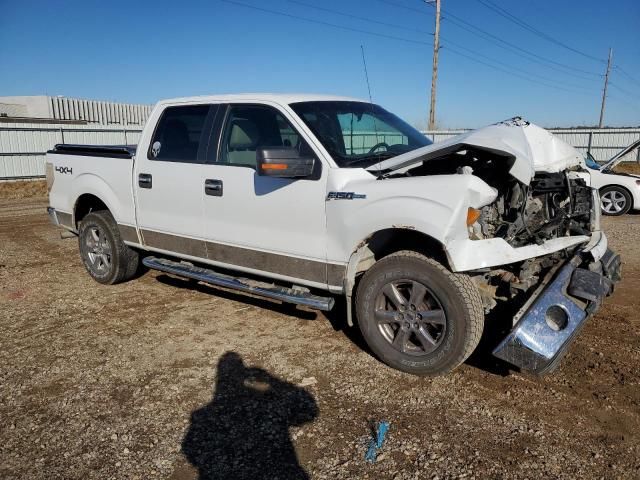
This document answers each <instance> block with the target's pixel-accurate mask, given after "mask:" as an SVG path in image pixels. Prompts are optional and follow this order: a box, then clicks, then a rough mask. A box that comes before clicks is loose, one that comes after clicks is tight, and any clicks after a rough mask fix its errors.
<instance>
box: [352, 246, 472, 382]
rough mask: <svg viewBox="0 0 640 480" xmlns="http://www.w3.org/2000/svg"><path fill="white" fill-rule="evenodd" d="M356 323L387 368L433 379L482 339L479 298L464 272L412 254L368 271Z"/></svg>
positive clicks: (399, 254)
mask: <svg viewBox="0 0 640 480" xmlns="http://www.w3.org/2000/svg"><path fill="white" fill-rule="evenodd" d="M356 311H357V318H358V325H359V326H360V330H361V331H362V335H363V337H364V339H365V340H366V342H367V344H368V345H369V347H370V348H371V350H373V352H374V353H375V354H376V355H377V356H378V357H379V358H380V359H381V360H382V361H383V362H384V363H386V364H387V365H389V366H391V367H393V368H397V369H398V370H402V371H405V372H409V373H413V374H416V375H438V374H443V373H446V372H449V371H451V370H453V369H454V368H456V367H457V366H458V365H460V364H461V363H462V362H463V361H464V360H465V359H466V358H467V357H468V356H469V355H471V353H472V352H473V350H474V349H475V348H476V346H477V345H478V342H479V341H480V336H481V335H482V329H483V326H484V313H483V309H482V300H481V299H480V294H479V293H478V290H477V288H476V286H475V285H474V284H473V282H472V281H471V280H470V279H469V277H467V276H466V275H463V274H455V273H452V272H450V271H449V270H447V269H446V268H445V267H444V266H443V265H442V264H440V263H438V262H436V261H435V260H433V259H430V258H428V257H425V256H423V255H421V254H419V253H416V252H412V251H401V252H397V253H394V254H392V255H389V256H388V257H385V258H383V259H382V260H380V261H379V262H377V263H376V264H375V265H374V266H373V267H371V268H370V269H369V270H368V271H367V272H366V273H365V275H364V277H363V278H362V281H361V282H360V284H359V286H358V291H357V293H356Z"/></svg>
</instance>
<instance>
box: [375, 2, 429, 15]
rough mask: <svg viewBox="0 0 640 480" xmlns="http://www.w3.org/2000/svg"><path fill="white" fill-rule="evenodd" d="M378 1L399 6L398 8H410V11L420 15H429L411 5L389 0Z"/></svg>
mask: <svg viewBox="0 0 640 480" xmlns="http://www.w3.org/2000/svg"><path fill="white" fill-rule="evenodd" d="M378 1H379V2H380V3H386V4H387V5H392V6H394V7H399V8H404V9H405V10H410V11H412V12H417V13H419V14H421V15H428V16H430V15H429V14H428V13H427V12H425V11H424V10H422V9H420V8H413V7H409V6H407V5H402V4H401V3H397V2H392V1H391V0H378Z"/></svg>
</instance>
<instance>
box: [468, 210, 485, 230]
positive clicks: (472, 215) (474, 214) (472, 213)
mask: <svg viewBox="0 0 640 480" xmlns="http://www.w3.org/2000/svg"><path fill="white" fill-rule="evenodd" d="M481 214H482V212H481V211H480V210H478V209H477V208H469V210H467V227H470V226H471V225H473V224H474V223H476V222H477V221H478V219H479V218H480V215H481Z"/></svg>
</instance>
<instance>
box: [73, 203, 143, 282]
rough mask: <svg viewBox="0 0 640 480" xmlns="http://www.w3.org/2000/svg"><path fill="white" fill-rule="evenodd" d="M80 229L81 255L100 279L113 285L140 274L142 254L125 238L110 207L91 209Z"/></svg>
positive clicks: (96, 279) (97, 280)
mask: <svg viewBox="0 0 640 480" xmlns="http://www.w3.org/2000/svg"><path fill="white" fill-rule="evenodd" d="M78 230H79V231H78V243H79V246H80V257H81V258H82V262H83V263H84V266H85V268H86V269H87V272H89V275H91V277H92V278H93V279H94V280H95V281H96V282H99V283H104V284H109V285H112V284H115V283H120V282H124V281H125V280H129V279H130V278H132V277H133V276H134V275H135V274H136V272H137V270H138V267H139V265H140V258H139V255H138V253H137V252H136V251H135V250H133V249H131V248H129V247H128V246H127V245H125V243H124V242H123V241H122V238H121V237H120V231H119V230H118V225H116V222H115V220H114V219H113V216H112V215H111V214H110V213H109V212H108V211H98V212H92V213H89V214H88V215H87V216H86V217H84V218H83V219H82V222H80V227H79V229H78Z"/></svg>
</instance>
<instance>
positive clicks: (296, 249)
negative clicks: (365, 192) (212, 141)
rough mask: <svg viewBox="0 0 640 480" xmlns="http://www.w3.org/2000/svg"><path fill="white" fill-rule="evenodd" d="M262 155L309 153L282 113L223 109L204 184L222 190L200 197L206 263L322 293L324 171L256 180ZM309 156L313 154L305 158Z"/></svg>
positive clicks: (252, 108)
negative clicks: (286, 150) (270, 150)
mask: <svg viewBox="0 0 640 480" xmlns="http://www.w3.org/2000/svg"><path fill="white" fill-rule="evenodd" d="M260 147H291V148H306V149H309V146H308V143H307V141H306V140H305V139H304V138H303V136H302V135H301V134H300V132H299V131H298V130H297V129H296V128H295V126H294V123H293V121H292V120H291V119H289V118H288V117H287V114H286V113H285V112H283V111H280V110H278V109H276V108H275V107H272V106H268V105H256V104H234V105H229V106H228V107H227V112H226V115H225V120H224V123H223V127H222V133H221V135H220V142H219V148H218V154H217V161H216V162H215V163H214V164H211V165H207V169H208V172H207V178H209V179H211V180H212V181H215V182H216V183H217V184H218V185H220V191H219V192H218V194H216V195H205V197H204V205H203V209H204V230H205V237H206V241H207V252H208V258H209V260H211V261H215V262H220V263H223V264H224V263H226V264H232V265H236V266H240V267H243V268H246V269H247V270H250V271H255V272H258V273H265V272H266V273H268V274H270V275H271V276H274V277H282V278H283V279H300V280H304V282H302V283H306V284H309V285H317V286H322V287H324V286H326V285H327V265H326V248H327V239H326V221H325V197H326V188H327V168H326V166H325V165H323V164H322V160H321V159H320V157H319V156H318V155H316V154H315V153H313V155H314V156H315V157H316V166H317V170H316V175H313V176H312V177H309V178H297V179H293V178H291V179H290V178H274V177H266V176H261V175H258V174H257V172H256V150H257V149H258V148H260ZM310 151H311V150H310Z"/></svg>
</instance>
